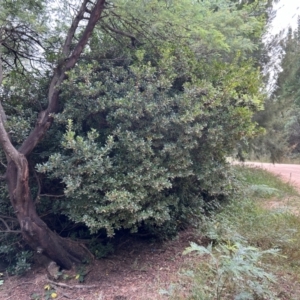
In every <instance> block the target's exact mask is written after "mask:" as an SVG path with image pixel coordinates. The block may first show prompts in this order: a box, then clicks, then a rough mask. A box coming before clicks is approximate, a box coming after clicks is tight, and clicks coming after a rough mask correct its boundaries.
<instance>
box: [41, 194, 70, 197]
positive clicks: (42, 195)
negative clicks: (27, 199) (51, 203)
mask: <svg viewBox="0 0 300 300" xmlns="http://www.w3.org/2000/svg"><path fill="white" fill-rule="evenodd" d="M40 197H53V198H62V197H65V195H51V194H40Z"/></svg>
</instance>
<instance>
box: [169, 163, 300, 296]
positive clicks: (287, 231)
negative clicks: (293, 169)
mask: <svg viewBox="0 0 300 300" xmlns="http://www.w3.org/2000/svg"><path fill="white" fill-rule="evenodd" d="M234 169H235V172H236V179H237V182H238V185H239V186H240V188H239V190H240V192H239V193H237V194H236V196H235V198H234V199H232V200H231V201H230V202H229V203H227V204H226V205H224V206H223V207H222V209H221V210H220V211H219V212H217V213H216V214H215V215H214V216H213V217H212V218H211V217H210V218H208V219H207V221H206V222H204V223H203V226H202V227H201V234H204V235H205V236H206V237H207V238H208V239H209V241H210V243H209V245H208V246H207V245H206V246H205V247H204V246H201V245H197V244H194V243H191V245H190V247H189V248H187V249H186V251H185V252H184V254H187V255H193V256H194V257H195V261H197V263H195V262H194V263H193V264H191V265H189V266H188V267H186V268H185V269H184V270H182V272H181V276H180V278H181V280H182V282H184V284H183V283H182V282H181V283H180V284H179V285H180V286H181V288H180V289H178V290H176V289H174V288H173V293H172V296H171V298H172V299H203V300H206V299H212V300H213V299H217V300H218V299H236V300H241V299H245V300H251V299H253V300H259V299H261V300H263V299H270V300H272V299H291V300H292V299H295V300H296V299H299V298H297V297H299V296H298V295H300V284H299V281H298V274H299V272H300V218H299V216H298V215H297V213H298V211H297V206H298V209H299V211H300V195H299V194H297V191H296V190H295V189H294V188H293V187H292V186H291V185H289V184H286V183H283V182H282V181H280V179H279V178H278V177H276V176H274V175H272V174H270V173H268V172H266V171H264V170H261V169H256V168H246V167H240V166H236V167H234ZM290 200H293V206H292V207H289V206H288V205H286V203H288V201H290ZM274 202H275V203H277V204H279V205H276V206H275V207H273V206H272V205H269V204H270V203H274ZM192 261H193V259H192ZM199 261H200V262H199ZM183 285H185V286H189V288H188V289H183V288H182V286H183ZM292 285H293V289H291V288H290V289H289V288H288V287H289V286H292ZM183 291H185V292H183Z"/></svg>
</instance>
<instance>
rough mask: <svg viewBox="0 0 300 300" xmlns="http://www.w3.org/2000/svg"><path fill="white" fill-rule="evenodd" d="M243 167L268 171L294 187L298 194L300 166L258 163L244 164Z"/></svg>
mask: <svg viewBox="0 0 300 300" xmlns="http://www.w3.org/2000/svg"><path fill="white" fill-rule="evenodd" d="M244 164H245V165H250V166H255V167H260V168H263V169H265V170H268V171H270V172H272V173H274V174H276V175H279V176H280V177H282V179H284V181H287V182H289V183H291V184H292V185H294V186H295V187H296V188H297V190H298V191H299V192H300V165H292V164H271V163H260V162H245V163H244Z"/></svg>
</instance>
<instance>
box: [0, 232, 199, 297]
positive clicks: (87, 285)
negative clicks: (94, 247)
mask: <svg viewBox="0 0 300 300" xmlns="http://www.w3.org/2000/svg"><path fill="white" fill-rule="evenodd" d="M191 241H194V242H197V243H198V244H203V243H205V240H204V239H201V237H199V236H197V235H196V234H195V231H194V230H192V229H188V230H185V231H182V232H180V234H179V235H178V237H177V238H176V239H174V240H171V241H167V242H163V243H162V242H155V241H152V242H151V240H150V241H149V238H141V237H137V236H135V237H134V236H124V237H123V238H121V239H120V240H119V241H117V244H116V245H115V252H114V254H113V255H110V256H109V257H107V258H103V259H100V260H95V261H94V262H93V263H92V264H91V265H90V266H87V267H86V268H85V270H81V271H78V270H77V271H73V272H71V273H70V272H66V273H65V275H66V274H69V278H71V279H68V280H64V279H63V275H61V277H60V278H59V279H58V280H57V281H55V280H50V279H49V275H47V273H46V271H45V267H44V266H41V265H40V266H38V265H36V266H35V267H34V268H33V269H32V270H31V271H29V272H28V273H27V274H26V276H23V277H19V276H13V277H8V276H5V274H4V278H2V279H4V284H3V285H0V299H2V300H27V299H28V300H29V299H36V300H41V299H52V298H51V296H49V294H50V292H48V291H47V290H45V286H46V287H47V285H49V286H50V291H52V292H54V291H55V292H56V294H57V298H55V299H72V300H80V299H82V300H83V299H84V300H129V299H131V300H136V299H143V300H147V299H149V300H150V299H155V300H158V299H163V298H164V299H166V298H165V297H164V296H163V295H161V294H160V290H168V289H169V287H170V284H171V283H172V282H174V281H175V282H176V281H177V282H178V276H179V275H178V273H179V271H180V270H182V269H183V268H184V267H185V266H188V264H189V260H191V259H193V261H194V262H195V257H193V258H192V257H191V256H183V255H182V252H183V250H184V249H185V248H186V247H187V246H189V242H191ZM190 263H191V262H190ZM86 273H87V274H86ZM76 274H86V275H85V276H84V283H79V282H78V279H75V276H76ZM188 289H189V288H188V287H182V289H181V291H180V293H182V295H184V294H186V293H188ZM47 295H48V296H47ZM54 296H55V295H54ZM34 297H36V298H34ZM183 297H184V296H183ZM184 298H185V297H184ZM184 298H183V299H184Z"/></svg>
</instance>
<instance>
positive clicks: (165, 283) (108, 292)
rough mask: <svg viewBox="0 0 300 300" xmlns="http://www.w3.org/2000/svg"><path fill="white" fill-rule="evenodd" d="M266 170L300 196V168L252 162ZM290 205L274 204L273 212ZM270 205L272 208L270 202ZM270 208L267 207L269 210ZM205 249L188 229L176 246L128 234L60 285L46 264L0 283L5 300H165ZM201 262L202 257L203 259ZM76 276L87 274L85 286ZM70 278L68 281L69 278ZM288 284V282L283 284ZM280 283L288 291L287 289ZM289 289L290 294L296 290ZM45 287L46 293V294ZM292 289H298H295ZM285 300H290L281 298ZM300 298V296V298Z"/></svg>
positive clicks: (186, 288) (0, 294) (183, 292)
mask: <svg viewBox="0 0 300 300" xmlns="http://www.w3.org/2000/svg"><path fill="white" fill-rule="evenodd" d="M247 164H250V165H253V166H255V167H257V166H258V167H262V168H264V169H266V170H268V171H270V172H272V173H274V174H276V175H280V176H281V177H282V178H283V179H284V180H285V181H288V182H290V183H291V184H294V185H295V186H296V187H297V188H298V189H299V191H300V166H299V165H280V164H276V165H273V164H264V163H247ZM288 201H289V202H288V203H285V202H284V201H281V203H278V202H277V201H274V207H269V208H276V206H278V205H280V206H282V205H285V206H289V204H290V202H291V199H289V200H288ZM268 204H269V205H271V203H268ZM269 205H268V206H269ZM191 241H193V242H196V243H198V244H206V243H207V241H205V240H204V239H202V238H201V237H199V236H198V235H196V234H195V231H194V230H192V229H188V230H185V231H182V232H181V233H180V234H179V236H178V237H177V238H176V239H174V240H171V241H168V242H164V243H159V242H155V241H151V240H149V238H143V237H141V236H135V237H133V236H129V235H127V236H126V235H125V236H123V237H122V238H120V239H119V240H118V241H117V242H116V243H115V252H114V254H113V255H110V256H109V257H107V258H104V259H100V260H95V261H93V263H92V264H91V265H90V266H87V267H86V268H85V269H82V270H74V271H73V272H66V273H64V274H62V275H61V276H60V278H59V279H58V280H50V279H49V275H48V274H47V272H46V271H45V267H44V266H42V265H35V266H34V267H33V268H32V270H31V271H29V272H28V273H27V274H26V276H23V277H18V276H10V277H8V276H7V275H6V274H3V276H2V277H1V278H0V280H3V282H4V283H3V284H2V285H1V284H0V299H1V300H30V299H33V300H49V299H72V300H140V299H143V300H148V299H149V300H160V299H168V297H166V296H163V295H162V293H160V291H161V290H168V289H170V285H171V284H172V282H178V280H180V279H179V278H180V276H179V272H181V271H182V270H183V269H185V268H188V265H191V263H195V262H196V260H195V257H189V256H183V255H182V252H183V250H184V249H185V248H186V247H187V246H189V242H191ZM198 259H200V258H198ZM76 275H82V278H83V279H84V282H83V283H80V282H79V280H78V278H77V277H76ZM66 276H68V279H64V277H66ZM75 277H76V278H75ZM283 283H284V282H283ZM283 283H282V284H280V285H281V286H284V285H285V284H283ZM286 285H287V288H286V289H287V290H289V289H291V288H292V287H291V286H289V285H288V284H286ZM45 288H46V289H45ZM292 289H293V288H292ZM189 290H190V287H189V286H188V285H183V286H182V288H181V291H180V294H181V298H182V299H185V297H184V295H187V294H188V293H189ZM280 299H289V297H285V296H281V297H280ZM293 299H296V298H293ZM299 299H300V296H299Z"/></svg>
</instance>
